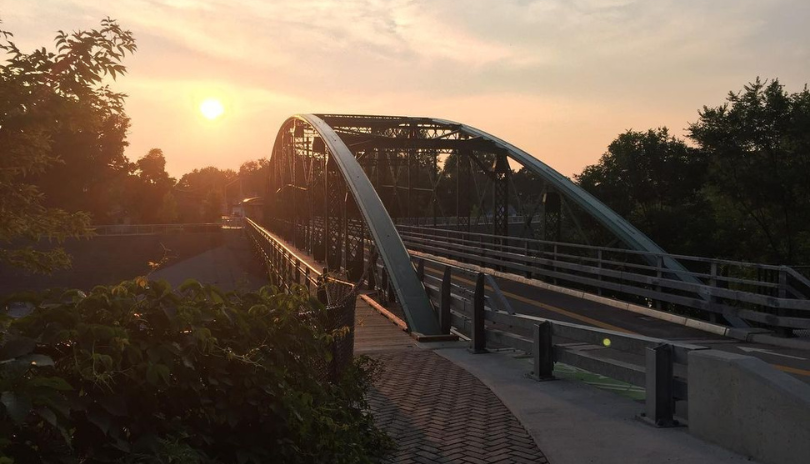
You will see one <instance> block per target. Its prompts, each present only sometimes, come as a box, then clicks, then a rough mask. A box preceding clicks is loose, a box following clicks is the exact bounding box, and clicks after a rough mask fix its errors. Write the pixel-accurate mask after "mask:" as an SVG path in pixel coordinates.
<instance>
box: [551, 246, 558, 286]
mask: <svg viewBox="0 0 810 464" xmlns="http://www.w3.org/2000/svg"><path fill="white" fill-rule="evenodd" d="M551 256H552V259H551V261H552V262H553V263H554V266H552V271H554V274H557V244H556V243H555V244H554V254H552V255H551ZM551 282H552V283H553V284H554V285H557V276H556V275H555V276H554V277H553V278H552V279H551Z"/></svg>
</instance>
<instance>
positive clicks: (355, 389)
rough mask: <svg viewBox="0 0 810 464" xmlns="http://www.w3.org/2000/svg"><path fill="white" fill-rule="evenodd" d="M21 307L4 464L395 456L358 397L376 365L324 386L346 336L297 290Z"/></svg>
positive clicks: (39, 300)
mask: <svg viewBox="0 0 810 464" xmlns="http://www.w3.org/2000/svg"><path fill="white" fill-rule="evenodd" d="M20 298H21V297H20V296H19V295H17V296H16V297H15V301H20ZM25 300H26V302H27V304H28V308H32V311H31V312H30V314H27V315H25V316H23V317H20V318H17V319H11V318H10V317H8V316H6V315H4V316H1V317H3V318H4V319H3V320H2V325H1V326H0V391H2V398H0V399H1V400H2V401H1V403H2V407H0V463H11V462H14V463H18V464H19V463H26V464H27V463H39V462H43V463H46V462H47V463H51V462H54V463H79V462H81V463H106V462H125V463H128V462H132V463H134V462H139V463H140V462H143V463H240V464H241V463H267V462H285V463H287V462H289V463H305V462H336V463H340V462H346V463H349V462H352V463H354V462H373V461H374V460H375V459H376V458H378V457H379V456H380V455H381V454H382V453H385V452H386V451H387V450H388V449H389V447H390V443H391V442H390V439H389V438H388V437H387V436H386V435H385V434H384V433H383V432H381V431H379V430H378V429H377V428H375V426H374V424H373V422H372V418H371V416H370V414H368V412H367V411H366V406H367V405H366V403H365V400H364V394H365V392H366V390H367V389H368V387H369V385H370V382H371V379H372V377H373V375H374V374H375V371H376V370H377V368H378V367H377V366H376V365H375V364H374V363H373V362H372V361H370V360H369V359H367V358H359V359H357V360H356V361H355V363H354V365H352V366H351V367H350V368H349V369H348V370H347V372H346V373H345V374H344V375H343V377H342V378H341V380H340V381H339V382H337V383H335V384H332V383H329V382H327V381H326V380H325V375H324V374H325V373H324V372H323V370H324V367H323V366H324V364H325V361H326V362H328V360H329V357H330V354H329V350H328V346H329V344H330V343H331V342H332V340H333V339H334V337H339V336H340V335H341V334H340V333H339V331H338V332H333V333H328V332H327V331H325V330H324V328H323V327H324V324H323V322H324V320H325V317H324V316H325V314H324V312H325V311H324V310H323V308H322V306H321V305H319V304H318V303H317V302H315V301H312V300H311V299H310V298H309V297H308V296H307V295H306V293H305V292H304V291H303V290H301V291H299V292H294V294H285V293H279V292H277V291H275V290H274V289H271V288H270V287H265V288H263V289H262V290H261V291H259V292H258V293H244V294H238V293H223V292H222V291H220V290H218V289H217V288H215V287H212V286H208V285H202V284H200V283H198V282H195V281H188V282H186V283H184V284H183V285H181V286H180V287H179V288H178V290H177V291H176V292H175V291H172V289H171V288H170V287H169V285H168V284H167V283H165V282H148V281H146V280H145V279H138V280H134V281H127V282H123V283H121V284H119V285H116V286H111V287H101V286H100V287H96V288H95V289H93V290H92V291H91V292H90V293H89V294H84V293H82V292H81V291H77V290H72V291H68V292H65V293H61V294H59V295H55V294H53V293H52V294H41V295H27V296H25ZM4 306H6V305H4ZM344 330H345V329H344Z"/></svg>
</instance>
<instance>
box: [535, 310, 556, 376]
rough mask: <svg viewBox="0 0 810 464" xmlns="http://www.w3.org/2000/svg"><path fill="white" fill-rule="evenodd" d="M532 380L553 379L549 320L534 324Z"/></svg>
mask: <svg viewBox="0 0 810 464" xmlns="http://www.w3.org/2000/svg"><path fill="white" fill-rule="evenodd" d="M533 350H534V353H533V354H534V372H532V378H533V379H534V380H538V381H541V380H554V374H553V372H554V344H553V343H552V341H551V322H549V321H543V322H540V323H539V324H535V325H534V346H533Z"/></svg>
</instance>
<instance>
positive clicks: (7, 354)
mask: <svg viewBox="0 0 810 464" xmlns="http://www.w3.org/2000/svg"><path fill="white" fill-rule="evenodd" d="M36 346H37V344H36V342H35V341H34V340H32V339H30V338H26V337H9V338H7V339H6V340H5V342H4V343H3V345H2V346H0V361H5V360H8V359H14V358H17V357H19V356H22V355H25V354H28V353H31V352H32V351H34V348H36Z"/></svg>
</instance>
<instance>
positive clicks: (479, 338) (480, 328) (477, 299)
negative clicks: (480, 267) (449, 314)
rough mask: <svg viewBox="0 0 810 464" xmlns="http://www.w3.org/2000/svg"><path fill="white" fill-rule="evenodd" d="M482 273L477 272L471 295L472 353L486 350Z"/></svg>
mask: <svg viewBox="0 0 810 464" xmlns="http://www.w3.org/2000/svg"><path fill="white" fill-rule="evenodd" d="M484 278H485V276H484V273H483V272H479V273H478V278H477V279H475V294H474V295H473V317H472V325H473V326H472V340H470V342H471V346H470V352H472V353H474V354H479V353H486V352H487V341H486V333H485V331H484Z"/></svg>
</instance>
